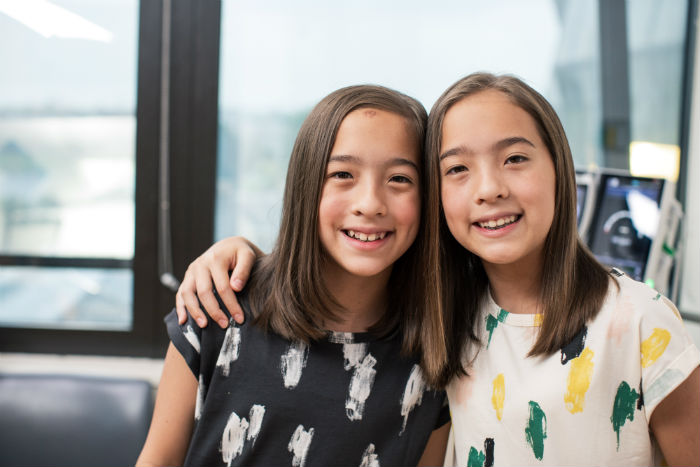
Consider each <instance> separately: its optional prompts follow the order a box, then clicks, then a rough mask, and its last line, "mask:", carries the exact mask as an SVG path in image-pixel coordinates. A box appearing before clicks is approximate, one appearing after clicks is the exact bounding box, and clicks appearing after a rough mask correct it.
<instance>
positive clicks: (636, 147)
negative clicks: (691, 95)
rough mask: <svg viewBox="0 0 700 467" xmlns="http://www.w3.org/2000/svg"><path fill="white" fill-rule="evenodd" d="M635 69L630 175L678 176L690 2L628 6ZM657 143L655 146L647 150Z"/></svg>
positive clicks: (644, 0)
mask: <svg viewBox="0 0 700 467" xmlns="http://www.w3.org/2000/svg"><path fill="white" fill-rule="evenodd" d="M626 7H627V42H628V48H629V67H630V70H629V71H630V72H629V76H630V119H631V122H630V123H631V124H630V130H631V140H632V146H631V154H630V157H631V160H630V166H631V169H632V170H633V171H635V172H637V173H640V174H642V175H653V176H667V177H669V178H671V179H673V180H675V179H676V178H677V175H678V164H679V158H680V149H679V146H680V129H681V127H680V125H681V92H682V83H683V61H684V58H685V38H686V29H687V22H688V2H687V0H669V1H664V2H657V1H654V0H634V1H628V2H627V3H626ZM647 143H654V144H647Z"/></svg>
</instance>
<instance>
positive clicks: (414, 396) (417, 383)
mask: <svg viewBox="0 0 700 467" xmlns="http://www.w3.org/2000/svg"><path fill="white" fill-rule="evenodd" d="M424 391H425V380H424V379H423V372H422V371H421V369H420V367H419V366H418V365H413V369H412V370H411V374H410V375H409V377H408V382H407V383H406V388H405V389H404V391H403V396H402V397H401V415H402V416H403V427H402V428H401V432H400V433H399V436H401V435H402V434H403V432H404V430H405V429H406V422H407V421H408V415H409V414H410V413H411V411H412V410H413V409H414V408H415V407H416V406H417V405H420V404H421V402H423V392H424Z"/></svg>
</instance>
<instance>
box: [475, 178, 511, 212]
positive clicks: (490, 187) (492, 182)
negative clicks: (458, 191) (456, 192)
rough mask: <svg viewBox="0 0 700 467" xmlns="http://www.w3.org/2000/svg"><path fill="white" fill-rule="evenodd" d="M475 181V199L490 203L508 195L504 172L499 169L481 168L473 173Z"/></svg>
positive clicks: (479, 201)
mask: <svg viewBox="0 0 700 467" xmlns="http://www.w3.org/2000/svg"><path fill="white" fill-rule="evenodd" d="M472 180H473V183H474V200H475V201H476V202H477V203H479V204H481V203H490V202H494V201H496V200H498V199H505V198H506V197H508V186H507V184H506V183H505V180H504V179H503V176H502V174H500V173H499V171H497V170H479V171H478V173H474V174H472Z"/></svg>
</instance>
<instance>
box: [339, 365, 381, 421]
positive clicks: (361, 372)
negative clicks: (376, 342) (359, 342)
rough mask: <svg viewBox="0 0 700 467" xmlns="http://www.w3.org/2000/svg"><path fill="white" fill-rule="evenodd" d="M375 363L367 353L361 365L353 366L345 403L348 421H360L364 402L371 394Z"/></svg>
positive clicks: (375, 371)
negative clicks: (353, 369)
mask: <svg viewBox="0 0 700 467" xmlns="http://www.w3.org/2000/svg"><path fill="white" fill-rule="evenodd" d="M376 363H377V359H375V358H374V357H373V356H372V354H371V353H369V354H367V355H366V356H365V358H364V359H363V360H362V363H360V364H358V365H357V366H355V371H354V372H353V374H352V379H351V380H350V389H349V390H348V398H347V400H346V401H345V413H346V414H347V416H348V418H349V419H350V420H353V421H354V420H362V414H363V413H364V411H365V402H366V401H367V398H368V397H369V395H370V393H371V392H372V385H373V384H374V376H375V375H376V373H377V370H375V369H374V365H375V364H376Z"/></svg>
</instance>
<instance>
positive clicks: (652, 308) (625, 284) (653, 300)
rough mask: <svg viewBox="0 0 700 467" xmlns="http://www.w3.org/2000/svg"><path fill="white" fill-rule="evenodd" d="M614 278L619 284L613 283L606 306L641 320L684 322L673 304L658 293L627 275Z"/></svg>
mask: <svg viewBox="0 0 700 467" xmlns="http://www.w3.org/2000/svg"><path fill="white" fill-rule="evenodd" d="M613 277H614V281H615V282H616V283H617V284H615V283H611V285H610V288H609V291H608V298H607V299H606V306H608V307H610V306H612V307H613V308H614V310H615V311H616V312H624V311H627V312H628V313H632V314H633V315H634V316H635V317H636V318H637V319H640V320H647V319H651V320H653V321H666V320H673V321H682V320H681V314H680V313H679V311H678V309H677V308H676V306H675V305H674V304H673V302H672V301H671V300H669V299H668V298H667V297H665V296H664V295H662V294H661V293H659V292H658V291H656V290H654V289H653V288H651V287H649V286H648V285H647V284H645V283H643V282H639V281H636V280H634V279H632V278H631V277H629V276H627V275H626V274H621V273H618V274H613ZM611 281H612V279H611Z"/></svg>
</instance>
